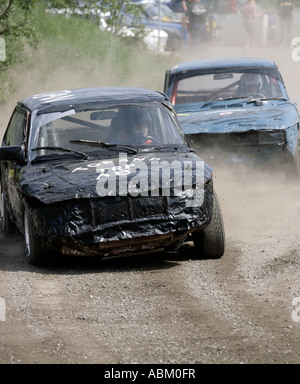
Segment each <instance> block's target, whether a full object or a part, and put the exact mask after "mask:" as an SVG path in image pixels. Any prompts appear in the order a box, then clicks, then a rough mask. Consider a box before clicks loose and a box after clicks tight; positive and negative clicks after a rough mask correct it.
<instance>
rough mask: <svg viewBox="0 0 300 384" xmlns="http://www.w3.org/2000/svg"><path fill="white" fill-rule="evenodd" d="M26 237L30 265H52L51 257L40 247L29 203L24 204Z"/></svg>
mask: <svg viewBox="0 0 300 384" xmlns="http://www.w3.org/2000/svg"><path fill="white" fill-rule="evenodd" d="M24 236H25V245H26V255H27V257H28V260H29V263H30V264H31V265H35V266H46V265H49V264H51V261H52V258H51V255H50V254H49V252H48V251H46V250H44V249H43V248H42V247H41V245H40V242H39V238H38V235H37V231H36V227H35V224H34V223H33V220H32V215H31V208H30V207H29V206H28V204H27V203H25V204H24Z"/></svg>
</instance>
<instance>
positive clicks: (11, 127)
mask: <svg viewBox="0 0 300 384" xmlns="http://www.w3.org/2000/svg"><path fill="white" fill-rule="evenodd" d="M25 128H26V112H25V111H23V110H22V109H20V108H18V107H17V108H16V109H15V110H14V112H13V114H12V117H11V119H10V122H9V124H8V127H7V130H6V134H5V136H4V139H3V143H4V145H21V144H22V143H23V142H24V140H25Z"/></svg>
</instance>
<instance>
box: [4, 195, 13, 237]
mask: <svg viewBox="0 0 300 384" xmlns="http://www.w3.org/2000/svg"><path fill="white" fill-rule="evenodd" d="M1 229H2V231H3V233H4V234H5V235H11V234H13V233H15V232H16V227H15V224H14V223H13V222H12V220H11V219H10V215H9V212H8V208H7V203H6V198H5V193H4V192H3V191H2V192H1Z"/></svg>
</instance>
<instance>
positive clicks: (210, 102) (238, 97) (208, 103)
mask: <svg viewBox="0 0 300 384" xmlns="http://www.w3.org/2000/svg"><path fill="white" fill-rule="evenodd" d="M236 99H248V96H231V97H224V98H223V97H220V98H219V99H216V100H211V101H208V102H206V103H204V104H203V105H201V108H205V107H208V106H209V105H211V104H213V103H217V102H218V101H227V100H236Z"/></svg>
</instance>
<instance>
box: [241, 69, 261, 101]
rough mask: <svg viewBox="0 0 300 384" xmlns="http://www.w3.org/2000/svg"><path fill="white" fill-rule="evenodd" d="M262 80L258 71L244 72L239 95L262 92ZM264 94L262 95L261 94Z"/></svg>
mask: <svg viewBox="0 0 300 384" xmlns="http://www.w3.org/2000/svg"><path fill="white" fill-rule="evenodd" d="M261 88H262V81H261V77H260V75H258V74H256V73H244V74H243V75H242V76H241V78H240V87H239V90H238V95H239V96H250V95H257V94H261ZM261 96H262V95H261Z"/></svg>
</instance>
